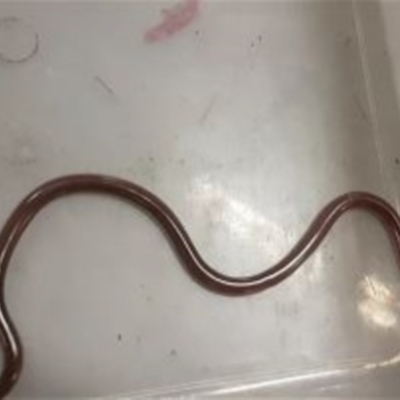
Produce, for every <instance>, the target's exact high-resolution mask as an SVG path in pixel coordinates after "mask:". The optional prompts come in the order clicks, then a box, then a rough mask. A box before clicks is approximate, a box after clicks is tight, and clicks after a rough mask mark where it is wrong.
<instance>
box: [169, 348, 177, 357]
mask: <svg viewBox="0 0 400 400" xmlns="http://www.w3.org/2000/svg"><path fill="white" fill-rule="evenodd" d="M169 355H170V356H171V357H176V356H177V355H178V352H177V351H176V350H175V349H171V351H170V352H169Z"/></svg>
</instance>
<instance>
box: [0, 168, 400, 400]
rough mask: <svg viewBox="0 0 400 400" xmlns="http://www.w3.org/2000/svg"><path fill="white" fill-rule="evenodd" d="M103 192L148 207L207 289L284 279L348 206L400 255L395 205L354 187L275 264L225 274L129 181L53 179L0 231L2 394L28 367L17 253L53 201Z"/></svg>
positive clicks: (159, 204) (252, 288)
mask: <svg viewBox="0 0 400 400" xmlns="http://www.w3.org/2000/svg"><path fill="white" fill-rule="evenodd" d="M78 192H99V193H107V194H111V195H115V196H118V197H120V198H123V199H126V200H128V201H130V202H132V203H134V204H135V205H137V206H140V207H141V208H142V209H143V210H144V211H147V212H148V213H149V214H150V215H151V216H152V217H154V219H155V221H156V222H158V224H159V225H160V226H161V227H162V228H163V229H164V232H165V234H166V236H167V238H168V239H169V241H170V242H171V244H172V247H173V248H174V250H175V251H176V254H177V256H178V257H179V259H180V261H181V262H182V265H183V266H184V267H185V269H186V271H187V272H188V273H189V274H190V276H191V277H192V278H193V279H194V280H195V281H196V282H198V283H199V284H200V285H202V286H204V287H205V288H207V289H209V290H212V291H214V292H217V293H221V294H226V295H247V294H250V293H255V292H259V291H261V290H264V289H266V288H269V287H271V286H273V285H276V284H277V283H279V282H281V281H282V280H284V279H285V278H287V277H288V276H289V275H291V274H292V273H293V272H294V271H296V269H297V268H299V267H300V265H301V264H302V263H303V262H304V261H305V260H306V259H307V258H308V257H309V256H310V255H311V254H312V253H313V251H314V250H315V249H316V248H317V247H318V246H319V244H320V243H321V242H322V240H323V239H324V237H325V236H326V234H327V233H328V232H329V230H330V229H331V227H332V225H333V224H334V223H335V221H336V220H337V219H338V218H339V217H340V216H341V215H342V214H343V213H344V212H346V211H347V210H350V209H354V208H357V209H362V210H365V211H368V212H370V213H372V214H373V215H375V216H376V217H377V218H378V220H380V221H381V223H382V224H383V225H384V227H385V228H386V230H387V232H388V234H389V237H390V239H391V240H392V244H393V247H394V250H395V252H396V256H400V217H399V215H398V214H397V212H396V210H395V209H394V208H393V207H392V206H391V205H390V204H388V203H387V202H386V201H385V200H383V199H381V198H380V197H377V196H375V195H373V194H370V193H365V192H351V193H347V194H344V195H342V196H339V197H337V198H336V199H334V200H333V201H331V202H330V203H329V204H328V205H326V206H325V207H324V208H323V209H322V210H321V211H320V213H319V214H318V215H317V217H316V218H315V219H314V220H313V222H312V223H311V225H310V226H309V228H308V229H307V230H306V232H305V233H304V235H303V236H302V237H301V238H300V240H299V241H298V242H297V243H296V244H295V246H294V247H293V248H292V249H291V250H290V251H289V252H288V254H287V255H286V256H284V257H283V258H282V260H280V261H279V262H278V263H276V264H275V265H273V266H272V267H270V268H268V269H266V270H264V271H263V272H260V273H258V274H255V275H252V276H244V277H232V276H227V275H224V274H222V273H220V272H218V271H216V270H215V269H214V268H212V267H211V266H210V265H208V264H207V263H206V262H205V261H204V260H203V258H202V257H201V255H200V254H199V252H198V251H197V250H196V247H195V246H194V244H193V242H192V240H191V239H190V237H189V235H188V233H187V232H186V230H185V228H184V227H183V225H182V223H181V222H180V221H179V219H178V217H177V216H176V215H175V214H174V213H173V212H172V210H171V209H170V208H169V207H168V206H167V205H166V204H165V203H164V202H163V201H161V200H160V199H159V198H158V197H157V196H155V195H154V194H152V193H151V192H149V191H147V190H146V189H144V188H142V187H140V186H138V185H136V184H134V183H131V182H129V181H126V180H123V179H118V178H114V177H110V176H103V175H71V176H65V177H61V178H58V179H54V180H52V181H49V182H47V183H45V184H43V185H41V186H39V187H38V188H37V189H35V190H34V191H33V192H31V193H30V194H29V195H28V196H27V197H26V198H25V199H24V200H22V202H21V203H20V204H19V205H18V206H17V208H16V209H15V210H14V212H13V213H12V214H11V215H10V217H9V218H8V220H7V222H6V223H5V225H4V226H3V229H2V230H1V232H0V285H1V287H0V343H1V347H2V350H3V354H4V366H3V370H2V372H1V376H0V396H1V397H4V396H6V395H7V394H8V393H9V392H10V391H11V389H12V388H13V387H14V385H15V384H16V382H17V380H18V378H19V376H20V373H21V370H22V366H23V350H22V344H21V340H20V338H19V335H18V331H17V329H16V328H15V326H14V324H13V322H12V320H11V317H10V315H9V313H8V310H7V306H6V302H5V299H4V282H5V278H6V273H7V268H8V266H9V263H10V259H11V256H12V253H13V251H14V249H15V247H16V245H17V243H18V241H19V239H20V238H21V236H22V234H23V233H24V231H25V229H26V228H27V227H28V225H29V223H30V222H31V221H32V219H33V218H34V217H35V215H36V214H37V213H38V212H39V211H40V210H41V209H42V208H43V207H44V206H46V205H47V204H48V203H50V202H51V201H52V200H55V199H56V198H58V197H62V196H65V195H68V194H72V193H78Z"/></svg>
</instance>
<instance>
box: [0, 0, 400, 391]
mask: <svg viewBox="0 0 400 400" xmlns="http://www.w3.org/2000/svg"><path fill="white" fill-rule="evenodd" d="M182 4H185V3H184V2H183V3H182ZM196 4H197V6H196V7H197V8H196V11H195V12H194V14H193V15H192V16H191V17H190V19H188V20H187V21H186V22H187V26H183V27H182V29H181V30H180V31H179V30H178V31H177V32H174V33H173V34H171V35H170V36H169V37H161V39H159V40H158V39H157V40H148V32H149V30H150V31H151V29H153V27H157V24H158V23H159V22H160V20H162V18H166V15H168V9H170V8H171V7H172V5H171V3H159V2H121V3H111V2H110V3H109V4H106V3H97V2H89V3H70V4H67V3H62V2H52V3H50V2H49V3H47V2H44V3H34V4H32V3H4V2H2V3H0V54H1V55H2V57H3V59H2V60H0V89H1V90H0V110H1V112H0V128H1V130H0V132H1V135H0V182H1V186H0V187H1V192H2V193H1V208H0V218H1V220H2V221H4V220H5V218H6V217H7V215H8V214H9V213H10V211H11V210H12V208H13V207H14V206H15V205H16V204H17V202H18V201H19V200H20V199H21V198H22V196H24V195H25V194H26V193H27V192H28V191H29V190H31V189H32V188H33V187H35V186H36V185H37V184H39V183H41V182H43V181H45V180H47V179H49V178H52V177H55V176H58V175H63V174H67V173H77V172H99V173H105V174H110V175H116V176H121V177H124V178H127V179H130V180H133V181H135V182H137V183H139V184H141V185H143V186H145V187H147V188H149V189H151V190H152V191H154V192H155V193H156V194H158V195H159V196H160V197H161V198H163V199H164V200H165V201H166V202H167V203H168V204H169V205H170V206H171V207H172V208H173V209H174V211H175V212H176V213H177V215H178V216H179V217H180V218H181V219H182V221H183V222H184V223H185V225H186V227H187V229H188V231H189V233H190V235H191V236H192V237H193V239H194V241H195V243H196V245H197V246H198V248H199V250H200V251H201V253H202V254H203V255H204V257H205V258H206V260H207V261H208V262H209V263H210V264H212V265H213V266H215V267H216V268H218V269H220V270H221V271H223V272H226V273H228V272H229V273H230V274H233V275H234V274H236V275H246V274H251V273H255V272H257V271H261V270H263V269H265V267H267V266H268V265H272V264H273V263H274V262H275V261H277V260H278V259H279V258H280V257H281V256H283V255H284V254H285V253H286V252H287V251H288V250H289V249H290V248H291V246H292V245H293V244H294V243H295V242H296V240H297V238H299V236H300V235H301V234H302V232H303V231H304V230H305V228H306V227H307V226H308V224H309V222H310V221H311V220H312V218H313V217H314V216H315V214H316V213H317V212H318V211H319V209H320V208H321V207H322V206H323V205H325V204H326V203H327V202H328V201H330V200H331V199H332V198H333V197H335V196H337V195H339V194H341V193H344V192H346V191H350V190H366V191H371V192H373V193H376V194H379V195H382V196H384V197H385V198H387V199H388V200H389V201H391V202H392V204H394V205H396V199H397V193H398V191H397V189H396V185H395V172H394V171H395V168H396V156H395V148H398V147H396V142H395V140H392V139H391V138H392V137H393V133H394V132H396V130H397V129H398V127H397V117H396V116H397V109H396V107H397V105H396V103H395V100H394V95H393V96H392V92H391V90H392V89H391V84H390V82H391V73H390V70H389V68H388V64H387V63H386V59H385V55H384V54H385V52H384V50H385V47H384V46H385V44H384V43H385V42H384V36H383V35H384V33H383V30H382V27H381V16H380V14H379V7H377V6H375V5H374V4H373V3H369V4H366V5H363V4H361V3H356V4H353V3H351V2H340V1H338V2H336V1H335V2H332V1H314V2H306V1H294V2H286V1H283V2H282V1H279V2H270V1H259V2H251V1H242V2H234V1H222V2H219V1H215V2H214V1H200V2H198V3H196ZM165 9H166V10H167V11H166V12H165ZM162 10H164V15H162ZM173 10H175V11H176V9H173ZM170 13H171V11H170ZM9 17H13V19H12V20H13V21H20V22H23V23H22V24H20V25H18V24H17V25H15V24H14V25H13V24H11V25H13V26H11V28H12V29H15V30H16V31H15V32H14V31H13V32H11V33H12V34H8V35H7V36H3V37H2V36H1V32H2V30H1V27H2V25H1V24H2V21H3V23H4V21H5V20H6V21H8V27H4V25H3V28H4V29H3V31H4V30H6V28H7V29H8V30H9V29H10V19H9ZM18 26H20V27H18ZM366 26H368V29H366ZM21 27H23V31H22V28H21ZM146 32H147V36H146ZM35 38H37V39H38V45H37V46H38V49H37V51H35V52H33V51H32V50H33V49H32V46H36V44H35V43H36V41H35ZM146 38H147V39H146ZM3 39H4V40H3ZM2 46H3V47H2ZM29 46H31V47H29ZM371 46H372V47H371ZM29 50H31V51H29ZM31 54H32V55H31ZM7 55H9V57H12V58H13V60H15V59H17V60H19V59H23V56H24V55H29V57H26V59H24V60H23V61H22V62H10V60H7ZM4 57H5V58H6V59H4ZM18 57H19V58H18ZM377 77H380V78H379V79H377ZM6 289H7V292H6V294H7V300H8V303H9V307H10V312H11V314H12V315H13V316H14V320H15V322H16V324H17V326H18V328H19V331H20V332H21V336H22V339H23V342H24V344H25V365H24V370H23V374H22V377H21V380H20V382H19V383H18V385H17V387H16V389H15V391H14V394H15V396H16V397H23V396H39V397H45V396H47V397H58V396H64V397H65V396H71V397H72V396H76V397H82V396H107V395H110V396H111V395H116V394H131V395H132V396H146V395H155V394H178V393H180V394H182V393H183V394H189V393H210V394H211V393H213V394H233V393H235V394H242V393H258V392H260V391H261V392H262V393H272V394H277V395H278V394H279V395H293V394H296V395H298V394H300V393H304V394H305V395H310V394H320V395H330V394H332V395H338V394H340V395H347V396H350V395H355V394H357V395H366V394H372V395H374V394H376V395H379V396H383V395H386V394H387V395H389V394H390V395H395V394H396V393H398V392H399V391H400V386H399V384H398V382H397V380H398V379H397V376H398V372H399V367H398V363H399V359H400V356H399V352H400V338H399V323H400V321H399V318H400V312H399V307H398V303H399V300H400V277H399V271H398V268H397V267H396V262H395V260H394V257H393V255H392V253H391V249H390V245H389V243H388V241H387V238H386V235H385V233H384V232H383V230H382V228H381V227H380V226H379V225H378V224H377V223H376V221H374V220H373V219H372V218H370V217H369V216H366V215H364V214H362V213H358V212H356V213H353V214H351V215H349V216H347V217H346V218H344V219H343V220H342V221H341V222H340V223H339V224H337V225H336V227H335V229H334V231H333V232H332V234H331V235H330V236H329V238H328V239H327V240H326V241H325V242H324V244H323V246H322V247H321V248H320V249H319V250H318V251H317V252H316V254H315V255H314V256H313V257H312V258H311V259H310V260H309V261H308V262H307V263H306V264H305V265H304V266H303V268H301V270H300V271H299V272H298V273H296V274H295V275H294V276H292V277H291V278H290V279H288V280H287V281H285V282H284V283H282V284H280V285H278V286H277V287H275V288H272V289H270V290H268V291H265V292H263V293H261V294H258V295H253V296H248V297H242V298H231V297H223V296H219V295H215V294H213V293H210V292H207V291H205V290H204V289H202V288H201V287H199V286H198V285H197V284H195V283H194V282H192V281H191V280H190V279H189V277H188V276H187V275H186V273H185V272H184V271H183V269H182V268H181V266H180V265H179V262H178V261H177V259H176V258H175V256H174V254H173V253H172V252H171V249H170V248H169V246H168V244H167V242H166V241H165V240H164V238H163V236H162V234H161V232H160V231H159V230H158V229H157V228H156V227H155V226H154V225H153V224H152V223H151V221H149V220H148V218H146V216H144V215H143V214H142V213H139V212H138V211H137V210H135V209H133V208H132V207H130V206H129V205H127V204H125V203H123V202H118V201H115V200H114V199H109V198H107V197H101V196H91V195H79V196H75V197H71V198H68V199H63V200H60V201H58V202H57V203H54V204H53V205H51V206H50V207H49V208H47V209H46V210H45V211H44V212H43V213H42V214H41V215H40V216H39V218H38V219H37V220H35V222H34V223H33V225H32V226H31V227H30V229H29V230H28V232H27V234H26V235H25V236H24V239H23V240H22V242H21V245H20V247H19V248H18V250H17V252H16V254H15V257H14V260H13V263H12V265H11V268H10V272H9V277H8V281H7V284H6Z"/></svg>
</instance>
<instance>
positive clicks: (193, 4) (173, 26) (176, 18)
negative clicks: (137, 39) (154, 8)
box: [144, 0, 200, 43]
mask: <svg viewBox="0 0 400 400" xmlns="http://www.w3.org/2000/svg"><path fill="white" fill-rule="evenodd" d="M199 1H200V0H183V1H182V2H181V3H179V4H177V5H176V6H174V7H172V8H170V9H168V10H163V21H162V22H161V23H160V24H158V25H156V26H155V27H154V28H151V29H149V30H148V31H147V32H146V33H145V34H144V40H145V42H148V43H154V42H159V41H161V40H165V39H167V38H169V37H170V36H172V35H174V34H175V33H178V32H180V31H181V30H183V29H185V28H186V27H187V26H188V25H190V23H191V22H192V21H193V20H194V19H195V18H196V16H197V14H198V11H199Z"/></svg>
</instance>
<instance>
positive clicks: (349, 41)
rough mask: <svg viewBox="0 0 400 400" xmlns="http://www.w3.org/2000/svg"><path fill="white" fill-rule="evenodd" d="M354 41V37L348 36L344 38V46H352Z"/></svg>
mask: <svg viewBox="0 0 400 400" xmlns="http://www.w3.org/2000/svg"><path fill="white" fill-rule="evenodd" d="M352 42H353V39H352V38H351V37H350V36H347V37H346V38H345V39H344V42H343V43H344V47H346V48H347V47H350V46H351V44H352Z"/></svg>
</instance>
